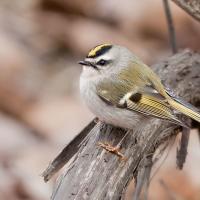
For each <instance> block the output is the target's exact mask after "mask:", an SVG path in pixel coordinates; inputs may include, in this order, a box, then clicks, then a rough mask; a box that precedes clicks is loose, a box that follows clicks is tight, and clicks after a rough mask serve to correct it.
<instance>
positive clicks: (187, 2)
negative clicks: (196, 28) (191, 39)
mask: <svg viewBox="0 0 200 200" xmlns="http://www.w3.org/2000/svg"><path fill="white" fill-rule="evenodd" d="M172 1H174V2H175V3H176V4H177V5H178V6H180V7H181V8H182V9H183V10H185V11H186V12H187V13H188V14H189V15H191V16H192V17H194V18H195V19H197V20H198V21H200V1H199V0H172Z"/></svg>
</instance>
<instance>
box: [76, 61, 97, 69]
mask: <svg viewBox="0 0 200 200" xmlns="http://www.w3.org/2000/svg"><path fill="white" fill-rule="evenodd" d="M78 64H80V65H83V66H88V67H93V68H94V69H98V68H97V67H96V65H94V64H93V63H91V62H89V61H86V60H82V61H79V62H78Z"/></svg>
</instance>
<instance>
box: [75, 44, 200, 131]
mask: <svg viewBox="0 0 200 200" xmlns="http://www.w3.org/2000/svg"><path fill="white" fill-rule="evenodd" d="M79 64H81V65H82V66H83V71H82V74H81V76H80V92H81V96H82V98H83V99H84V101H85V102H86V104H87V106H88V107H89V109H90V110H91V111H92V112H93V113H94V114H95V115H96V116H97V117H98V118H99V119H100V120H101V121H103V122H106V123H108V124H112V125H114V126H118V127H122V128H127V129H133V128H134V127H135V126H136V125H138V123H140V121H141V120H143V119H145V118H149V117H156V118H160V119H164V120H168V121H170V122H172V123H175V124H179V125H181V126H185V125H184V123H183V122H181V121H180V120H179V119H178V118H177V117H176V115H175V112H174V111H176V110H177V111H180V112H181V113H183V114H185V115H187V116H189V117H191V118H192V119H194V120H196V121H198V122H200V113H198V111H197V109H196V108H195V107H193V106H192V105H190V104H188V103H186V102H184V101H183V100H181V99H179V98H176V97H174V96H173V95H171V94H169V92H168V91H166V89H165V88H164V86H163V85H162V83H161V80H160V79H159V77H158V76H157V75H156V74H155V73H154V72H153V71H152V70H151V69H150V68H149V67H148V66H147V65H145V64H144V63H143V62H142V61H141V60H140V59H138V58H137V57H136V56H135V55H134V54H133V53H131V52H130V51H129V50H128V49H126V48H125V47H122V46H118V45H111V44H103V45H99V46H97V47H95V48H93V49H92V50H91V51H90V52H89V54H88V56H87V57H86V58H85V59H84V61H80V62H79Z"/></svg>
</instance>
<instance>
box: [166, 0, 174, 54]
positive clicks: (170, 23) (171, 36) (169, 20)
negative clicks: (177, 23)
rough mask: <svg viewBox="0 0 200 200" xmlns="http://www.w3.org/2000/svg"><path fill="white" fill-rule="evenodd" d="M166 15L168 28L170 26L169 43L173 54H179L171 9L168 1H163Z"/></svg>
mask: <svg viewBox="0 0 200 200" xmlns="http://www.w3.org/2000/svg"><path fill="white" fill-rule="evenodd" d="M163 5H164V10H165V15H166V19H167V26H168V32H169V42H170V45H171V48H172V53H173V54H175V53H177V45H176V34H175V28H174V23H173V19H172V14H171V11H170V7H169V2H168V0H163Z"/></svg>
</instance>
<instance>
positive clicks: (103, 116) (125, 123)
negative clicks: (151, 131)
mask: <svg viewBox="0 0 200 200" xmlns="http://www.w3.org/2000/svg"><path fill="white" fill-rule="evenodd" d="M80 91H81V96H82V98H83V100H84V101H85V103H86V105H87V106H88V108H89V109H90V110H91V112H92V113H93V114H94V115H95V116H97V117H98V118H99V119H100V120H101V121H103V122H106V123H107V124H112V125H114V126H117V127H121V128H126V129H134V127H135V126H136V125H138V123H140V121H141V120H142V119H143V118H144V116H143V115H142V114H139V113H137V112H134V111H129V110H127V109H123V108H117V107H114V106H112V105H108V104H107V103H106V102H104V101H103V100H102V99H100V98H99V97H98V95H97V94H96V92H95V88H92V85H89V86H84V85H83V84H80Z"/></svg>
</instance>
